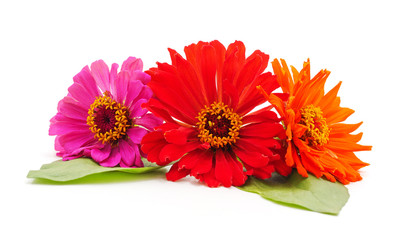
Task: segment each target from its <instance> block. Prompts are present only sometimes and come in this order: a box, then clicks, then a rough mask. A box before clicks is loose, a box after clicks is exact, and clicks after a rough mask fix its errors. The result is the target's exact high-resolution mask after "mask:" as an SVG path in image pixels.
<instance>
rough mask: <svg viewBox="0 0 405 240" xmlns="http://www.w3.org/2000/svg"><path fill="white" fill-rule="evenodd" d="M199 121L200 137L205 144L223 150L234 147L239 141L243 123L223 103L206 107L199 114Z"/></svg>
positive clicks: (215, 103)
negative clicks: (223, 148) (228, 146)
mask: <svg viewBox="0 0 405 240" xmlns="http://www.w3.org/2000/svg"><path fill="white" fill-rule="evenodd" d="M197 119H198V123H197V128H198V137H199V138H200V141H201V142H203V143H209V144H210V145H211V146H212V147H215V148H220V147H221V148H222V147H225V146H227V145H232V144H233V143H235V142H236V140H237V139H239V137H238V136H239V129H240V127H241V126H242V121H241V120H240V117H239V115H238V114H237V113H234V112H233V110H232V109H231V108H229V107H228V105H224V103H222V102H220V103H217V102H214V103H212V104H211V105H210V106H209V107H208V106H205V108H204V109H202V110H201V111H200V112H199V113H198V117H197Z"/></svg>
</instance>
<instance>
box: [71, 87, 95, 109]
mask: <svg viewBox="0 0 405 240" xmlns="http://www.w3.org/2000/svg"><path fill="white" fill-rule="evenodd" d="M68 91H69V93H70V95H71V96H72V97H73V98H74V99H75V100H77V101H78V103H79V104H80V105H81V106H82V107H84V108H87V109H88V108H90V105H91V104H92V103H93V102H94V100H95V96H93V95H91V94H89V92H87V90H86V89H85V88H84V87H83V86H82V85H80V84H75V83H74V84H73V85H72V86H70V87H69V89H68Z"/></svg>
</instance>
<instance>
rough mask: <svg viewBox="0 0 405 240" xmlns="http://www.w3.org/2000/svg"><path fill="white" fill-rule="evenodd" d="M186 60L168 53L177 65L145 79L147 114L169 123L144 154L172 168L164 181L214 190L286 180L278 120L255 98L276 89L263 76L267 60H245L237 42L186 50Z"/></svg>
mask: <svg viewBox="0 0 405 240" xmlns="http://www.w3.org/2000/svg"><path fill="white" fill-rule="evenodd" d="M184 51H185V53H186V59H184V58H183V57H182V56H181V55H180V54H179V53H177V52H176V51H174V50H172V49H169V52H170V56H171V60H172V64H171V65H170V64H168V63H157V64H158V66H157V68H152V69H150V70H149V71H148V73H149V74H150V75H151V76H152V80H151V82H150V83H149V86H150V88H151V89H152V90H153V92H154V96H153V97H152V98H151V99H150V101H149V102H148V103H147V104H146V106H147V108H148V109H149V110H150V111H151V112H152V113H154V114H156V115H157V116H160V117H161V118H163V119H164V120H165V121H166V123H164V124H163V125H161V126H160V127H158V128H157V131H156V132H152V133H149V134H147V135H145V137H144V138H143V140H142V143H141V144H142V150H143V151H144V152H145V153H147V154H148V160H149V161H151V162H155V163H157V164H159V165H166V164H168V163H170V162H173V161H176V160H178V159H180V160H179V161H178V162H176V163H174V164H173V166H172V167H171V169H170V171H169V172H168V173H167V175H166V176H167V179H168V180H172V181H176V180H178V179H180V178H183V177H185V176H187V175H191V176H194V177H195V178H197V179H199V180H200V181H202V182H205V183H206V184H207V185H208V186H210V187H217V186H219V185H223V186H226V187H229V186H231V185H234V186H240V185H242V184H244V183H245V181H246V179H247V175H253V176H256V177H258V178H262V179H265V178H269V177H270V176H271V173H272V172H273V171H275V170H277V171H278V172H279V173H280V174H283V175H288V174H289V173H290V170H291V169H290V168H289V167H287V166H286V165H285V162H284V159H281V158H282V157H281V156H284V154H285V152H283V151H284V150H283V148H282V147H281V142H280V139H283V138H285V131H284V129H283V126H282V125H281V124H280V123H279V121H280V119H279V118H278V117H277V115H276V114H275V113H274V112H272V111H268V110H269V107H265V108H263V109H261V110H258V111H256V112H252V113H251V111H252V110H253V109H254V108H255V107H256V106H258V105H260V104H262V103H264V102H265V98H264V97H263V96H262V95H261V94H260V92H259V91H257V89H256V86H257V85H261V86H262V87H263V88H264V89H265V90H266V92H272V91H273V90H274V89H276V88H278V87H279V84H278V83H277V81H276V77H275V76H274V75H272V74H271V73H270V72H266V73H263V71H264V69H266V67H267V64H268V60H269V56H268V55H267V54H264V53H262V52H261V51H258V50H256V51H255V52H254V53H253V54H252V55H251V56H249V57H248V58H245V46H244V44H243V43H242V42H239V41H236V42H235V43H233V44H230V45H229V47H228V48H227V49H225V47H224V46H223V45H222V44H221V43H220V42H218V41H213V42H209V43H208V42H199V43H198V44H191V45H189V46H187V47H185V49H184Z"/></svg>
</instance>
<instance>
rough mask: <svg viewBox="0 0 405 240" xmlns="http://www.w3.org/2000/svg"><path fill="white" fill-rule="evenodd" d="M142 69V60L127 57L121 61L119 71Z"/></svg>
mask: <svg viewBox="0 0 405 240" xmlns="http://www.w3.org/2000/svg"><path fill="white" fill-rule="evenodd" d="M142 69H143V62H142V60H141V59H140V58H136V57H129V58H128V59H127V60H125V61H124V62H123V63H122V66H121V71H125V70H126V71H136V70H140V71H142Z"/></svg>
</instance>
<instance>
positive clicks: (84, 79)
mask: <svg viewBox="0 0 405 240" xmlns="http://www.w3.org/2000/svg"><path fill="white" fill-rule="evenodd" d="M73 81H74V82H75V83H78V84H80V85H81V86H83V87H84V88H85V89H86V92H88V94H89V95H90V96H93V100H94V98H95V97H96V96H100V95H101V92H100V89H99V88H98V87H97V84H96V81H95V80H94V78H93V77H92V76H91V73H90V69H89V66H85V67H84V68H83V69H82V70H81V71H80V72H79V73H78V74H76V76H74V77H73Z"/></svg>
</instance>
